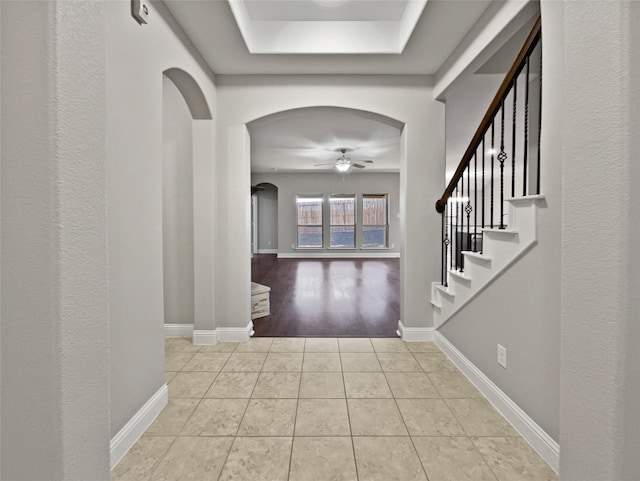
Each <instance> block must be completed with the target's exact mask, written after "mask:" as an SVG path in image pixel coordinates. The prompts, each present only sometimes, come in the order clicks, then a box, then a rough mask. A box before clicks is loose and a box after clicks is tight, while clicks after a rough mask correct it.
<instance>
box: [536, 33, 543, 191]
mask: <svg viewBox="0 0 640 481" xmlns="http://www.w3.org/2000/svg"><path fill="white" fill-rule="evenodd" d="M538 48H539V49H540V72H539V75H538V80H539V83H540V87H539V89H538V159H537V161H538V169H537V179H536V194H538V195H539V194H540V137H541V135H542V47H541V46H539V47H538Z"/></svg>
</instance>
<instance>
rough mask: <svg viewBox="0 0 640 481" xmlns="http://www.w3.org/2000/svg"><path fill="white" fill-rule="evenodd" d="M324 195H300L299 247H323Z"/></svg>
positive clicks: (298, 201)
mask: <svg viewBox="0 0 640 481" xmlns="http://www.w3.org/2000/svg"><path fill="white" fill-rule="evenodd" d="M322 202H323V199H322V194H316V195H298V196H297V197H296V207H297V211H298V247H319V248H321V247H322Z"/></svg>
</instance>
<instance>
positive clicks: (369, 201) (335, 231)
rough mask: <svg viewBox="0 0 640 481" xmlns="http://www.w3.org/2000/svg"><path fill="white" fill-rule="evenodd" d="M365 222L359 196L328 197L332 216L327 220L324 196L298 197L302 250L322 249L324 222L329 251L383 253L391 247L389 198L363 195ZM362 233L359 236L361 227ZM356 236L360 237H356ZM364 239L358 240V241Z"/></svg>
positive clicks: (304, 195)
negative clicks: (357, 249) (341, 249)
mask: <svg viewBox="0 0 640 481" xmlns="http://www.w3.org/2000/svg"><path fill="white" fill-rule="evenodd" d="M361 200H362V204H361V206H362V214H361V215H362V219H361V221H360V219H358V217H359V215H358V214H359V210H358V209H359V207H358V203H357V196H356V194H331V195H329V196H328V202H329V212H328V216H327V218H326V219H324V214H323V206H324V194H298V195H297V196H296V208H297V219H298V224H297V229H298V232H297V237H298V239H297V240H298V247H299V248H316V249H318V248H322V247H324V242H323V239H324V238H325V236H324V234H325V232H324V230H325V222H326V221H327V220H328V224H329V225H328V232H327V237H326V238H327V239H328V241H329V247H330V248H344V249H355V248H356V247H357V245H358V244H359V246H360V247H361V248H369V249H384V248H386V247H388V237H389V213H388V194H362V196H361ZM359 226H361V228H362V233H361V234H360V227H359ZM356 232H358V233H357V235H356ZM360 236H361V237H362V238H361V239H358V238H357V237H360Z"/></svg>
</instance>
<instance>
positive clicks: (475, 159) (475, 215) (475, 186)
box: [473, 149, 478, 252]
mask: <svg viewBox="0 0 640 481" xmlns="http://www.w3.org/2000/svg"><path fill="white" fill-rule="evenodd" d="M473 205H474V206H475V207H476V208H475V209H473V252H478V149H476V151H475V152H474V154H473Z"/></svg>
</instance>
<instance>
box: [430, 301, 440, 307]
mask: <svg viewBox="0 0 640 481" xmlns="http://www.w3.org/2000/svg"><path fill="white" fill-rule="evenodd" d="M431 305H432V306H433V307H435V308H436V309H442V304H438V303H437V302H436V301H431Z"/></svg>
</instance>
